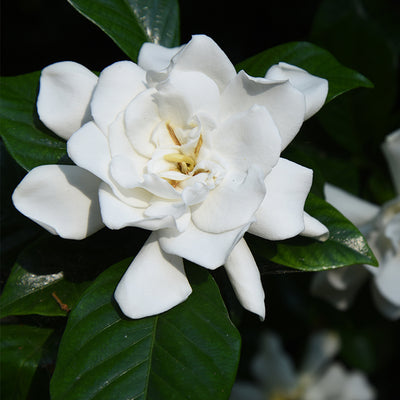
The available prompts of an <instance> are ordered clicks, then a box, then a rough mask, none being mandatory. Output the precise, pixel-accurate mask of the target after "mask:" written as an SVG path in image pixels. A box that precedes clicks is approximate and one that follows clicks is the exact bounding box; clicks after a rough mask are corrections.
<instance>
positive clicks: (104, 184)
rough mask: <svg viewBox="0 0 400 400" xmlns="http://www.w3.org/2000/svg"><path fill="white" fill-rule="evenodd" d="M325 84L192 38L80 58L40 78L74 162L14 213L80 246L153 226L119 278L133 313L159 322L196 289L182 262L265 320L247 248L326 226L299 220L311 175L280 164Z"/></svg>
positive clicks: (120, 295) (35, 175)
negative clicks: (217, 271) (250, 69)
mask: <svg viewBox="0 0 400 400" xmlns="http://www.w3.org/2000/svg"><path fill="white" fill-rule="evenodd" d="M327 91H328V83H327V81H326V80H325V79H321V78H318V77H315V76H313V75H310V74H309V73H307V72H306V71H304V70H302V69H300V68H297V67H294V66H291V65H288V64H284V63H281V64H279V65H275V66H273V67H272V68H271V69H270V70H269V71H268V72H267V74H266V77H265V78H253V77H251V76H249V75H247V74H246V73H245V72H244V71H240V72H239V73H236V71H235V68H234V66H233V65H232V63H231V62H230V61H229V59H228V58H227V56H226V55H225V54H224V53H223V51H222V50H221V49H220V48H219V47H218V46H217V45H216V43H215V42H214V41H213V40H212V39H210V38H209V37H207V36H203V35H197V36H194V37H193V38H192V40H191V41H190V42H189V43H188V44H187V45H185V46H182V47H179V48H174V49H166V48H164V47H161V46H159V45H155V44H150V43H147V44H145V45H143V47H142V49H141V51H140V54H139V61H138V64H135V63H133V62H129V61H122V62H117V63H115V64H112V65H111V66H109V67H108V68H106V69H105V70H104V71H103V72H102V73H101V74H100V76H99V77H98V78H97V76H96V75H95V74H93V73H92V72H90V71H89V70H87V69H86V68H85V67H83V66H81V65H80V64H76V63H73V62H61V63H57V64H53V65H50V66H49V67H47V68H45V69H44V70H43V72H42V75H41V79H40V92H39V97H38V102H37V107H38V114H39V117H40V119H41V120H42V121H43V123H44V124H45V125H46V126H47V127H48V128H50V129H52V130H53V131H54V132H55V133H57V134H58V135H59V136H61V137H63V138H65V139H67V140H68V143H67V149H68V154H69V156H70V158H71V159H72V160H73V161H74V163H75V164H76V165H46V166H40V167H38V168H35V169H33V170H32V171H30V172H29V174H28V175H27V176H26V177H25V178H24V180H23V181H22V182H21V183H20V185H19V186H18V187H17V189H16V190H15V192H14V195H13V201H14V204H15V206H16V207H17V208H18V209H19V210H20V211H21V212H22V213H23V214H25V215H26V216H28V217H29V218H31V219H33V220H34V221H36V222H37V223H38V224H40V225H41V226H43V227H44V228H46V229H47V230H49V231H50V232H51V233H53V234H58V235H60V236H61V237H64V238H69V239H82V238H85V237H87V236H88V235H90V234H92V233H94V232H96V231H98V230H99V229H101V228H102V227H103V226H104V225H105V226H107V227H108V228H110V229H121V228H124V227H128V226H135V227H141V228H144V229H149V230H152V231H154V232H153V233H152V234H151V235H150V237H149V239H148V240H147V242H146V243H145V245H144V246H143V248H142V250H141V251H140V252H139V253H138V255H137V256H136V258H135V259H134V261H133V262H132V264H131V265H130V267H129V269H128V270H127V272H126V274H125V275H124V277H123V278H122V280H121V282H120V283H119V285H118V287H117V289H116V292H115V297H116V299H117V302H118V303H119V305H120V307H121V309H122V311H123V312H124V313H125V314H126V315H127V316H129V317H132V318H140V317H144V316H148V315H153V314H157V313H160V312H163V311H166V310H168V309H169V308H171V307H173V306H175V305H176V304H179V303H180V302H182V301H184V300H185V299H186V298H187V297H188V296H189V294H190V293H191V287H190V285H189V282H188V280H187V279H186V276H185V271H184V267H183V260H182V258H186V259H188V260H190V261H192V262H194V263H197V264H199V265H201V266H203V267H206V268H210V269H214V268H217V267H219V266H221V265H225V268H226V270H227V273H228V275H229V278H230V279H231V281H232V284H233V287H234V289H235V292H236V293H237V296H238V298H239V300H240V301H241V303H242V304H243V306H244V307H245V308H246V309H248V310H250V311H253V312H254V313H257V314H258V315H260V317H261V318H264V315H265V306H264V291H263V288H262V285H261V280H260V274H259V271H258V269H257V266H256V263H255V261H254V259H253V257H252V255H251V252H250V250H249V248H248V247H247V245H246V243H245V241H244V240H243V235H244V233H245V232H246V231H249V232H251V233H254V234H256V235H259V236H261V237H263V238H266V239H269V240H279V239H286V238H290V237H293V236H295V235H297V234H300V233H301V234H303V235H308V236H313V237H319V238H322V237H326V236H327V229H326V227H325V226H323V225H322V224H321V223H319V222H318V221H317V220H315V219H314V218H312V217H311V216H309V215H307V214H306V213H304V208H303V207H304V202H305V199H306V197H307V194H308V192H309V190H310V186H311V181H312V171H311V170H309V169H307V168H304V167H302V166H300V165H297V164H295V163H293V162H290V161H288V160H285V159H283V158H280V153H281V151H282V150H283V149H284V148H285V147H286V146H287V145H288V143H289V142H290V141H291V140H292V139H293V138H294V136H295V135H296V134H297V132H298V131H299V129H300V127H301V125H302V123H303V121H304V119H306V118H308V117H310V116H311V115H312V114H314V113H315V112H317V111H318V110H319V108H320V107H321V106H322V105H323V103H324V101H325V98H326V95H327Z"/></svg>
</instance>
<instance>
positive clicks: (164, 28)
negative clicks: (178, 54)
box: [68, 0, 179, 61]
mask: <svg viewBox="0 0 400 400" xmlns="http://www.w3.org/2000/svg"><path fill="white" fill-rule="evenodd" d="M68 2H69V3H70V4H71V5H72V6H74V7H75V8H76V9H77V10H78V11H79V12H80V13H81V14H82V15H84V16H85V17H86V18H88V19H89V20H90V21H92V22H93V23H94V24H96V25H97V26H98V27H100V28H101V29H102V30H103V31H104V32H105V33H106V34H107V35H108V36H110V37H111V39H112V40H114V42H115V43H116V44H117V45H118V46H119V47H120V48H121V49H122V50H123V51H124V52H125V53H126V54H127V55H128V56H129V57H130V58H131V59H132V60H134V61H136V60H137V55H138V52H139V49H140V47H141V46H142V44H143V43H144V42H154V43H158V44H161V45H163V46H166V47H174V46H178V45H179V7H178V2H177V0H151V1H148V0H113V1H110V0H97V1H92V0H68Z"/></svg>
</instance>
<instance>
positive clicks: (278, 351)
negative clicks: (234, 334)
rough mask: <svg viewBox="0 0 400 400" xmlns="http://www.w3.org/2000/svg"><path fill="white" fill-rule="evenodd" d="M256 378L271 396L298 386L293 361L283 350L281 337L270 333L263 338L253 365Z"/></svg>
mask: <svg viewBox="0 0 400 400" xmlns="http://www.w3.org/2000/svg"><path fill="white" fill-rule="evenodd" d="M251 369H252V371H253V374H254V376H255V377H256V378H257V380H258V381H259V382H261V383H262V384H263V387H264V388H265V389H266V390H267V391H268V393H269V394H272V393H273V392H279V391H282V389H284V390H285V392H286V391H287V392H290V391H291V390H292V389H294V388H295V386H296V383H297V382H296V380H297V377H296V374H295V369H294V365H293V363H292V360H291V359H290V358H289V357H288V355H287V354H286V352H285V351H284V349H283V348H282V344H281V341H280V339H279V337H278V336H277V335H275V334H272V333H269V334H267V335H265V334H264V335H263V336H262V342H261V348H260V351H259V352H258V353H257V355H256V357H255V358H254V361H253V363H252V365H251Z"/></svg>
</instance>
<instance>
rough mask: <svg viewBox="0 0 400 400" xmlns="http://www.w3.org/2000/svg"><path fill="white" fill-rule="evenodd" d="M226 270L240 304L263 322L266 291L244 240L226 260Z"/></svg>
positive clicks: (241, 240)
mask: <svg viewBox="0 0 400 400" xmlns="http://www.w3.org/2000/svg"><path fill="white" fill-rule="evenodd" d="M225 270H226V272H227V274H228V277H229V280H230V282H231V284H232V287H233V290H234V291H235V293H236V296H237V298H238V299H239V301H240V304H242V306H243V307H244V308H245V309H246V310H249V311H251V312H253V313H255V314H258V315H259V316H260V318H261V320H262V321H263V320H264V319H265V304H264V299H265V295H264V289H263V287H262V284H261V276H260V272H259V270H258V267H257V264H256V262H255V261H254V258H253V255H252V254H251V251H250V249H249V247H248V246H247V244H246V242H245V240H244V239H240V241H239V242H238V244H237V245H236V246H235V247H234V249H233V250H232V252H231V254H230V256H229V257H228V259H227V260H226V263H225Z"/></svg>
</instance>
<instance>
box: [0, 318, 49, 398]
mask: <svg viewBox="0 0 400 400" xmlns="http://www.w3.org/2000/svg"><path fill="white" fill-rule="evenodd" d="M51 333H52V330H51V329H43V328H37V327H33V326H22V325H2V326H1V342H0V352H1V367H0V376H1V379H0V398H2V399H4V400H6V399H13V400H25V399H26V397H27V394H28V392H29V388H30V386H31V382H32V379H33V376H34V374H35V371H36V369H37V367H38V363H39V361H40V359H41V357H42V353H43V345H44V344H45V342H46V340H47V339H48V338H49V336H50V334H51ZM43 398H44V396H43Z"/></svg>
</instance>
